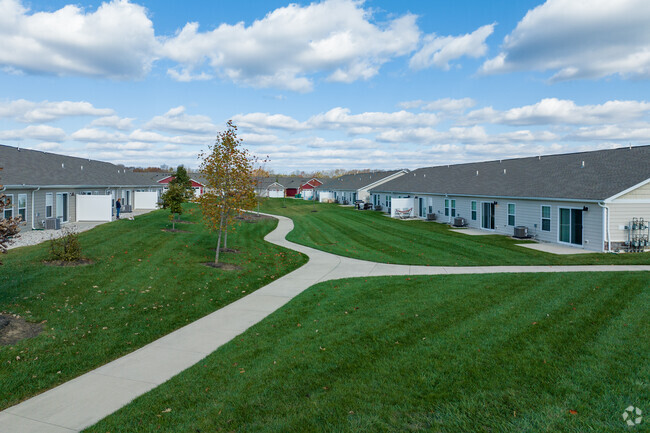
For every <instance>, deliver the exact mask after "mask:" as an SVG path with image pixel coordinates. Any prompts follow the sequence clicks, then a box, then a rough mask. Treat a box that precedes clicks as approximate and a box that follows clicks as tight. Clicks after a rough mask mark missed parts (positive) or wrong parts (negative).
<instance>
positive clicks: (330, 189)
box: [316, 170, 408, 203]
mask: <svg viewBox="0 0 650 433" xmlns="http://www.w3.org/2000/svg"><path fill="white" fill-rule="evenodd" d="M406 173H408V170H392V171H373V172H368V173H357V174H346V175H343V176H339V177H337V178H334V179H332V180H330V181H328V182H325V183H324V184H322V185H321V186H319V187H317V188H316V191H318V196H319V199H320V201H335V202H338V203H346V202H347V203H354V202H355V201H357V200H362V201H364V202H367V201H368V199H369V197H370V192H369V191H370V190H371V189H372V188H377V187H379V186H380V185H382V184H384V183H386V182H388V181H391V180H393V179H397V178H399V177H400V176H402V175H404V174H406Z"/></svg>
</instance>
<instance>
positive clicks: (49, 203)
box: [45, 192, 54, 218]
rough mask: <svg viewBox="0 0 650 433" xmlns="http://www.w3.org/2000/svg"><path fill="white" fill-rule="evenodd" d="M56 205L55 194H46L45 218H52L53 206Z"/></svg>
mask: <svg viewBox="0 0 650 433" xmlns="http://www.w3.org/2000/svg"><path fill="white" fill-rule="evenodd" d="M53 206H54V195H53V194H52V193H51V192H48V193H47V194H45V218H52V207H53Z"/></svg>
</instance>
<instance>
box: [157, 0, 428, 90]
mask: <svg viewBox="0 0 650 433" xmlns="http://www.w3.org/2000/svg"><path fill="white" fill-rule="evenodd" d="M362 6H363V4H362V2H360V1H355V0H325V1H323V2H320V3H311V4H309V5H307V6H300V5H298V4H295V3H294V4H290V5H289V6H286V7H282V8H278V9H276V10H274V11H272V12H269V13H268V14H267V15H266V16H265V17H264V18H263V19H260V20H256V21H254V22H253V23H252V24H251V25H249V26H246V25H245V24H244V23H243V22H240V23H237V24H234V25H230V24H221V25H219V26H218V27H217V28H216V29H214V30H212V31H206V32H200V31H199V25H198V23H195V22H194V23H188V24H186V25H185V27H183V29H182V30H180V31H179V32H178V33H177V34H176V35H175V36H174V37H170V38H167V39H166V40H164V41H163V42H162V46H163V47H162V50H161V53H162V54H163V55H164V56H165V57H167V58H169V59H171V60H174V61H176V62H178V63H179V67H177V68H172V69H171V70H170V71H169V74H170V76H173V77H174V78H177V79H192V77H196V76H197V75H196V74H195V73H194V70H201V69H202V68H205V65H206V63H207V64H208V66H209V67H210V68H211V69H212V70H214V71H215V72H216V73H217V74H219V75H220V76H222V77H226V78H228V79H230V80H232V81H234V82H236V83H239V84H244V85H248V86H252V87H278V88H285V89H289V90H293V91H298V92H308V91H310V90H312V87H313V81H312V76H313V75H314V74H317V73H319V72H325V73H327V74H329V77H328V80H330V81H338V82H346V83H349V82H352V81H356V80H359V79H368V78H370V77H372V76H374V75H376V74H377V72H378V70H379V68H380V67H381V66H382V65H383V64H384V63H386V62H388V61H389V60H391V59H392V58H394V57H397V56H403V55H406V54H408V53H410V52H411V51H413V50H414V49H415V47H416V45H417V42H418V40H419V37H420V31H419V29H418V27H417V25H416V23H415V19H416V17H415V16H414V15H411V14H407V15H404V16H402V17H399V18H395V19H393V20H391V21H389V22H387V23H374V22H372V14H371V12H370V11H369V10H367V9H364V8H363V7H362ZM179 70H180V72H179ZM201 74H204V72H201V73H199V74H198V77H202V75H201ZM203 77H205V75H203Z"/></svg>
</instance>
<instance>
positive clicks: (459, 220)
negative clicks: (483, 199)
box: [454, 217, 467, 227]
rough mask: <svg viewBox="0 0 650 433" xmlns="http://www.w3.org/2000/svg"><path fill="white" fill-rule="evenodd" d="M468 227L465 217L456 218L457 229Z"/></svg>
mask: <svg viewBox="0 0 650 433" xmlns="http://www.w3.org/2000/svg"><path fill="white" fill-rule="evenodd" d="M466 225H467V220H466V219H465V218H463V217H455V218H454V226H456V227H465V226H466Z"/></svg>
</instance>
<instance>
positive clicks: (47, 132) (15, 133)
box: [0, 125, 66, 142]
mask: <svg viewBox="0 0 650 433" xmlns="http://www.w3.org/2000/svg"><path fill="white" fill-rule="evenodd" d="M26 139H35V140H43V141H52V142H60V141H63V140H65V139H66V133H65V131H64V130H63V129H61V128H55V127H53V126H49V125H30V126H28V127H26V128H23V129H11V130H5V131H0V140H26Z"/></svg>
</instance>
